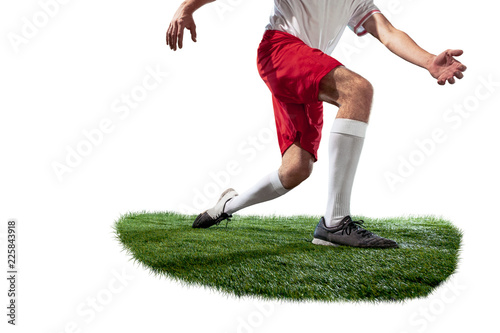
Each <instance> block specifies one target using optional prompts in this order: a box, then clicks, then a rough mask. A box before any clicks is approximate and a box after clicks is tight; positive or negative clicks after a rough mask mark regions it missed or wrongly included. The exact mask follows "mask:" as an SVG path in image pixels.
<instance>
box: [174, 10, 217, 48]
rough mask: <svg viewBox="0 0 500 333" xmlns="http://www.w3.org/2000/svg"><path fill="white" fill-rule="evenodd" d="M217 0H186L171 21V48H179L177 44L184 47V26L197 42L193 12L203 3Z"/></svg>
mask: <svg viewBox="0 0 500 333" xmlns="http://www.w3.org/2000/svg"><path fill="white" fill-rule="evenodd" d="M214 1H215V0H185V1H184V2H182V4H181V5H180V7H179V9H177V11H176V12H175V15H174V18H173V19H172V21H171V22H170V25H169V26H168V30H167V45H168V46H170V49H172V50H174V51H175V50H177V45H179V48H180V49H182V40H183V38H184V28H186V29H188V30H189V31H190V32H191V39H192V40H193V42H196V24H195V23H194V19H193V13H194V12H195V11H196V10H197V9H198V8H200V7H201V6H203V5H206V4H207V3H209V2H214Z"/></svg>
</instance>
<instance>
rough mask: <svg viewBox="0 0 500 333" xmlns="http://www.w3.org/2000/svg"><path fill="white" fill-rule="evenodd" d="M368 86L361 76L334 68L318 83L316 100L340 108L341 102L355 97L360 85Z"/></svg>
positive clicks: (343, 69) (341, 67) (343, 68)
mask: <svg viewBox="0 0 500 333" xmlns="http://www.w3.org/2000/svg"><path fill="white" fill-rule="evenodd" d="M367 84H369V83H368V81H367V80H366V79H365V78H363V77H362V76H361V75H359V74H357V73H355V72H353V71H351V70H349V69H347V68H345V67H344V66H340V67H336V68H334V69H333V70H331V71H330V72H328V74H326V75H325V76H324V77H323V78H322V79H321V80H320V82H319V92H318V99H319V100H320V101H323V102H327V103H330V104H334V105H336V106H340V105H341V104H342V102H344V101H346V100H347V99H349V98H351V97H353V95H356V92H357V91H358V90H359V87H360V85H361V86H364V85H367Z"/></svg>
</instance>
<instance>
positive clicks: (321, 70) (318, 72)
mask: <svg viewBox="0 0 500 333" xmlns="http://www.w3.org/2000/svg"><path fill="white" fill-rule="evenodd" d="M341 65H342V64H341V63H340V62H338V61H337V60H336V59H334V58H332V57H330V56H329V55H327V54H325V53H323V52H322V51H321V50H318V49H314V48H311V47H309V46H308V45H306V44H305V43H304V42H302V40H300V39H299V38H297V37H295V36H292V35H290V34H288V33H285V32H282V31H276V30H268V31H266V33H265V34H264V38H263V39H262V42H261V44H260V45H259V50H258V56H257V67H258V70H259V74H260V76H261V77H262V79H263V80H264V82H265V83H266V84H267V86H268V87H269V90H271V92H272V94H273V95H274V96H275V97H276V98H278V99H279V100H281V101H283V102H285V103H295V104H309V103H314V102H317V101H318V91H319V82H320V80H321V79H322V78H323V77H324V76H325V75H326V74H327V73H328V72H330V71H331V70H332V69H333V68H335V67H337V66H341Z"/></svg>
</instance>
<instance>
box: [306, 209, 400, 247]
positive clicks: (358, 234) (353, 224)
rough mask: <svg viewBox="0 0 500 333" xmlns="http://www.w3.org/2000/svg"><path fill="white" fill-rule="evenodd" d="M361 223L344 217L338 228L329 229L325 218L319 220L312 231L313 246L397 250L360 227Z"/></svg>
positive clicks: (393, 244)
mask: <svg viewBox="0 0 500 333" xmlns="http://www.w3.org/2000/svg"><path fill="white" fill-rule="evenodd" d="M362 224H363V221H353V220H351V217H350V216H346V217H344V219H343V220H342V222H340V225H339V226H338V227H332V228H329V227H327V226H326V225H325V218H324V217H322V218H321V219H320V220H319V223H318V225H317V226H316V229H315V230H314V239H313V241H312V242H313V244H316V245H328V246H339V245H347V246H353V247H367V248H397V247H399V246H398V244H397V243H396V242H395V241H393V240H390V239H387V238H383V237H380V236H378V235H375V234H374V233H372V232H370V231H368V230H366V229H364V228H362V227H361V225H362Z"/></svg>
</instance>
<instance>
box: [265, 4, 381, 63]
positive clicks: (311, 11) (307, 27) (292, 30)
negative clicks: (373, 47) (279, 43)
mask: <svg viewBox="0 0 500 333" xmlns="http://www.w3.org/2000/svg"><path fill="white" fill-rule="evenodd" d="M378 12H380V10H379V9H378V8H377V6H375V5H374V4H373V0H274V9H273V11H272V13H271V17H270V23H269V24H268V25H267V26H266V30H280V31H284V32H287V33H289V34H291V35H294V36H295V37H298V38H300V39H301V40H302V41H303V42H304V43H306V44H307V45H309V46H310V47H313V48H316V49H320V50H321V51H323V52H324V53H326V54H331V53H332V52H333V49H334V48H335V46H336V45H337V43H338V42H339V40H340V37H341V36H342V33H343V32H344V30H345V27H346V26H349V28H351V30H352V31H354V32H355V33H356V34H357V35H358V36H362V35H364V34H366V30H365V29H364V28H363V23H365V22H366V20H367V19H368V18H369V17H370V16H372V15H373V14H375V13H378Z"/></svg>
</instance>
